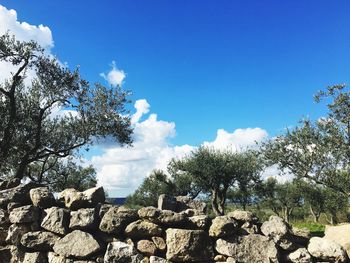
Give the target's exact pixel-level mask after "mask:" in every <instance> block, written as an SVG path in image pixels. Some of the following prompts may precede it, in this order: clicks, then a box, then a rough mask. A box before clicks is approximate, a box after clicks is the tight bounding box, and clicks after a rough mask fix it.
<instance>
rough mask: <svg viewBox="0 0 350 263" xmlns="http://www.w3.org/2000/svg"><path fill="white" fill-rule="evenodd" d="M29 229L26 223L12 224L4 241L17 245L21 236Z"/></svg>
mask: <svg viewBox="0 0 350 263" xmlns="http://www.w3.org/2000/svg"><path fill="white" fill-rule="evenodd" d="M29 231H31V228H30V226H29V225H28V224H12V225H11V226H10V227H9V229H8V232H7V237H6V242H7V243H9V244H12V245H18V244H20V242H21V238H22V236H23V235H24V234H25V233H27V232H29Z"/></svg>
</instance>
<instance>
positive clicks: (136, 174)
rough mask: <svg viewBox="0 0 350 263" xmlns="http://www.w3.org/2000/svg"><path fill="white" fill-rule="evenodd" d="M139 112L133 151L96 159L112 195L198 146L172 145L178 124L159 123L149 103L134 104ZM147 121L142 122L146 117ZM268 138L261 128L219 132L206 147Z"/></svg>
mask: <svg viewBox="0 0 350 263" xmlns="http://www.w3.org/2000/svg"><path fill="white" fill-rule="evenodd" d="M134 107H135V109H136V112H135V114H134V115H133V116H132V123H133V126H134V145H133V147H130V148H120V147H117V146H116V147H108V148H104V149H103V152H104V153H103V154H102V155H98V156H94V157H92V159H91V161H92V163H93V164H94V166H95V167H96V168H97V177H98V181H99V184H101V185H103V186H104V187H105V188H106V189H107V190H108V191H109V192H110V194H111V196H125V195H127V194H129V193H131V192H132V191H134V190H135V189H136V188H137V187H138V186H139V185H140V183H141V182H142V180H143V179H144V178H145V177H146V176H147V175H149V173H150V172H151V171H152V170H153V169H166V166H167V163H168V162H169V160H170V159H171V158H181V157H183V156H185V155H186V154H189V153H190V152H191V151H192V150H194V149H195V148H196V146H191V145H177V146H173V145H171V144H170V143H169V139H170V138H172V137H174V136H175V135H176V129H175V123H173V122H168V121H163V120H158V117H157V115H156V114H154V113H150V114H149V115H148V116H147V115H146V114H148V113H149V111H150V105H149V104H148V102H147V101H146V100H144V99H143V100H138V101H136V102H135V105H134ZM143 116H144V117H145V120H141V118H142V117H143ZM266 137H267V132H266V131H265V130H263V129H260V128H248V129H237V130H235V131H233V132H231V133H230V132H227V131H225V130H223V129H219V130H218V131H217V136H216V138H215V140H214V141H212V142H204V143H203V144H204V145H206V146H213V147H215V148H219V149H225V148H228V147H231V148H232V149H233V150H239V149H243V148H245V147H248V146H253V145H255V143H256V142H259V141H261V140H263V139H265V138H266Z"/></svg>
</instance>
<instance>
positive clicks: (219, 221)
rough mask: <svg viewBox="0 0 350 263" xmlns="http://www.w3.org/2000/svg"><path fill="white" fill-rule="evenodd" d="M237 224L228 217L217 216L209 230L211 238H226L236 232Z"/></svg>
mask: <svg viewBox="0 0 350 263" xmlns="http://www.w3.org/2000/svg"><path fill="white" fill-rule="evenodd" d="M237 227H238V223H237V221H236V220H234V219H232V218H231V217H228V216H217V217H215V218H214V220H213V221H212V224H211V226H210V228H209V235H210V236H211V237H226V236H231V235H233V234H234V233H236V232H237Z"/></svg>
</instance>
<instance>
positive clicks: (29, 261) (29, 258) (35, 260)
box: [22, 252, 47, 263]
mask: <svg viewBox="0 0 350 263" xmlns="http://www.w3.org/2000/svg"><path fill="white" fill-rule="evenodd" d="M22 263H47V257H46V254H44V253H42V252H33V253H25V254H24V259H23V262H22Z"/></svg>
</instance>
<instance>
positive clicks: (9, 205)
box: [7, 202, 22, 212]
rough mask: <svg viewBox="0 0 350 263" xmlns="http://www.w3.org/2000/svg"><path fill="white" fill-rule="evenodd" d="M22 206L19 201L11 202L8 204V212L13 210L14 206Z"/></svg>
mask: <svg viewBox="0 0 350 263" xmlns="http://www.w3.org/2000/svg"><path fill="white" fill-rule="evenodd" d="M20 206H22V204H21V203H17V202H10V203H8V204H7V212H11V211H12V210H13V209H14V208H17V207H20Z"/></svg>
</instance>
